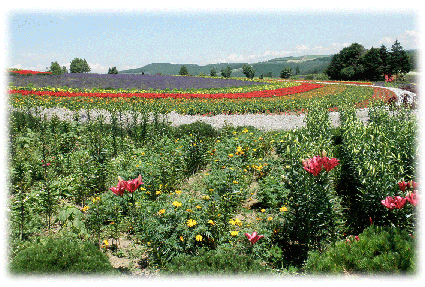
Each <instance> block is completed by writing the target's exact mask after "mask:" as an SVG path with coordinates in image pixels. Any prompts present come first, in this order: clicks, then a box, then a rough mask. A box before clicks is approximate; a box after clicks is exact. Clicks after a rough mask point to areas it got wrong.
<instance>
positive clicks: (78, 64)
mask: <svg viewBox="0 0 425 287" xmlns="http://www.w3.org/2000/svg"><path fill="white" fill-rule="evenodd" d="M46 69H47V71H48V72H51V73H52V75H61V74H66V73H68V70H67V69H66V67H65V66H62V67H61V66H60V65H59V64H58V62H57V61H56V62H52V63H51V65H50V67H47V68H46ZM90 71H91V68H90V66H89V64H88V63H87V61H86V59H80V58H74V59H73V60H72V61H71V64H70V66H69V72H70V73H88V72H90ZM108 74H118V70H117V67H112V68H109V70H108Z"/></svg>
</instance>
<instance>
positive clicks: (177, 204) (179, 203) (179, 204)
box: [173, 201, 182, 207]
mask: <svg viewBox="0 0 425 287" xmlns="http://www.w3.org/2000/svg"><path fill="white" fill-rule="evenodd" d="M173 205H174V206H175V207H180V206H182V203H181V202H178V201H174V202H173Z"/></svg>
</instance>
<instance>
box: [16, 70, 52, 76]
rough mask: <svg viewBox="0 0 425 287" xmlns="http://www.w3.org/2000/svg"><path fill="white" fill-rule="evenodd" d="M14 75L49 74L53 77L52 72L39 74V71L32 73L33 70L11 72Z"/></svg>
mask: <svg viewBox="0 0 425 287" xmlns="http://www.w3.org/2000/svg"><path fill="white" fill-rule="evenodd" d="M10 72H11V73H13V74H19V75H39V74H49V75H51V74H52V73H51V72H38V71H31V70H18V71H10Z"/></svg>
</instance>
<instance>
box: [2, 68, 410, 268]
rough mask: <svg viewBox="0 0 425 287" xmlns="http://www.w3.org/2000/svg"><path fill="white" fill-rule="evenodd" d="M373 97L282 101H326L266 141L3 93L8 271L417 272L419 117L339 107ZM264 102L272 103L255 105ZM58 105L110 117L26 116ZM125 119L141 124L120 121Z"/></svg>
mask: <svg viewBox="0 0 425 287" xmlns="http://www.w3.org/2000/svg"><path fill="white" fill-rule="evenodd" d="M29 77H31V76H29ZM44 77H46V76H44ZM360 91H361V92H360ZM375 91H376V90H374V88H371V87H357V86H345V85H334V84H333V85H331V84H329V85H324V86H323V87H321V88H317V89H315V90H311V91H307V92H304V93H300V94H294V95H289V97H288V98H291V97H293V101H297V100H301V99H303V98H311V99H313V98H314V96H313V95H312V94H311V93H316V95H315V97H316V99H317V98H320V99H322V100H321V101H315V103H316V104H315V106H312V105H306V108H307V109H308V111H309V112H308V114H307V115H306V118H305V123H306V126H305V127H303V128H300V129H297V130H292V131H273V132H265V131H261V130H258V129H255V128H252V127H248V126H247V127H238V128H235V127H232V126H231V125H228V126H225V127H224V128H222V129H213V128H212V127H211V126H210V125H208V124H205V123H202V122H196V123H193V124H190V125H182V126H179V127H173V126H171V125H170V124H169V123H167V122H166V120H165V118H163V117H161V114H160V110H156V109H151V108H150V107H151V106H153V105H160V104H158V103H155V102H154V101H152V102H151V103H152V105H151V106H149V105H144V104H142V103H144V102H143V99H138V100H137V101H136V100H135V99H133V98H129V99H120V98H118V99H108V98H103V99H100V98H86V99H83V98H66V99H64V98H61V97H46V96H43V95H39V96H35V95H25V96H24V95H22V94H18V93H17V94H12V95H11V100H10V104H11V105H12V106H15V107H16V108H17V109H16V110H15V111H14V112H11V114H10V117H9V120H10V128H9V133H10V137H9V138H10V147H9V184H10V185H9V190H10V192H9V195H10V200H9V206H8V207H9V210H10V212H9V236H10V241H9V250H10V253H9V262H10V267H11V270H12V271H13V272H17V273H20V272H28V271H33V272H41V271H45V270H50V269H48V268H49V266H51V265H55V266H62V265H61V264H58V263H57V262H59V261H60V260H65V259H63V258H67V259H66V260H67V261H66V262H65V263H63V268H62V269H61V268H59V267H56V268H59V269H56V270H55V272H64V271H68V272H71V271H70V270H73V271H72V272H76V273H78V272H80V273H81V272H83V273H84V272H88V273H89V272H108V273H112V274H116V272H117V271H116V270H114V269H113V268H111V267H110V265H108V264H110V263H109V262H108V260H107V258H106V255H105V254H109V255H110V256H116V257H125V258H128V259H130V260H134V262H138V263H137V264H136V265H134V266H132V267H129V268H130V269H131V270H132V271H134V270H136V269H141V268H143V269H149V270H155V271H156V272H159V274H181V273H183V274H188V273H189V274H193V273H195V274H212V275H217V274H222V273H226V274H247V273H249V274H254V273H255V274H257V273H266V274H273V275H281V274H283V275H287V274H308V273H315V272H341V273H342V272H348V273H352V272H366V273H375V272H388V273H391V274H393V273H406V272H408V273H412V272H415V271H416V261H415V250H416V249H415V238H416V234H417V232H416V226H415V225H416V221H415V217H416V208H417V186H418V183H417V182H418V180H417V178H416V172H417V168H418V167H417V161H418V160H417V159H418V158H417V157H418V148H417V145H416V141H417V125H416V119H415V117H414V114H413V113H412V111H411V110H410V109H408V108H400V109H396V110H394V111H389V110H388V109H387V108H386V107H375V108H370V110H369V116H370V121H369V123H368V124H367V125H364V124H363V122H362V121H360V120H359V119H357V118H356V116H355V109H354V106H355V103H352V104H351V105H349V104H347V101H346V99H347V98H350V95H352V98H353V99H354V98H356V99H357V100H358V99H361V101H362V102H364V100H370V101H371V99H372V97H373V96H375V97H376V98H379V97H381V96H382V95H381V94H376V93H378V92H379V91H378V92H375ZM319 92H321V93H322V94H321V96H317V93H319ZM364 93H366V95H364ZM384 96H385V95H384ZM338 99H339V101H340V102H341V105H339V104H336V106H338V108H339V110H340V112H341V126H340V127H337V128H332V126H331V123H330V120H329V114H328V108H329V106H328V105H327V103H333V105H334V106H335V103H336V102H335V101H338ZM91 100H93V101H91ZM166 100H169V101H170V103H171V102H172V101H171V99H162V100H158V101H159V102H160V101H164V102H165V101H166ZM186 100H187V103H188V104H193V105H194V102H196V99H190V100H189V99H186ZM251 100H252V102H254V100H253V99H251ZM271 100H276V101H277V100H279V97H276V99H274V98H270V99H269V98H267V99H265V98H258V99H255V101H258V102H257V103H258V105H267V103H268V101H270V102H271ZM280 100H281V101H282V102H283V100H282V99H280ZM191 101H193V102H192V103H190V102H191ZM246 101H247V102H246V103H248V102H249V101H248V100H246ZM112 102H114V103H115V105H111V103H112ZM226 102H227V103H233V102H232V101H231V100H229V99H226V101H223V103H226ZM235 102H236V100H235ZM124 103H127V105H123V104H124ZM357 103H359V102H357ZM216 104H218V102H217V103H216ZM58 105H59V106H60V105H62V106H66V105H68V107H70V108H72V109H73V110H74V111H75V113H77V114H78V113H79V109H80V108H85V109H89V110H91V109H105V110H108V111H109V112H110V115H111V120H110V121H106V120H105V117H103V116H98V117H91V118H90V119H89V120H88V121H87V122H85V123H81V122H80V121H78V118H79V117H78V116H76V117H75V119H74V120H69V121H61V120H59V118H58V117H53V118H51V119H47V118H45V117H43V116H40V114H38V113H37V110H36V113H33V111H34V109H32V108H33V107H37V106H41V107H51V106H58ZM72 105H74V106H72ZM199 106H200V105H199ZM212 106H213V104H211V107H212ZM240 106H241V107H243V106H244V105H243V104H242V103H241V105H240ZM164 107H165V105H164ZM123 109H129V110H134V111H137V115H138V118H139V119H142V120H139V121H132V122H123V121H121V120H120V118H119V111H122V110H123ZM257 111H258V110H257ZM217 112H218V110H217ZM196 113H199V112H196ZM400 202H402V203H400ZM392 203H394V204H393V205H391V204H392ZM124 240H125V241H126V242H130V243H131V244H129V245H127V246H126V247H124V246H123V244H121V243H122V242H123V241H124ZM69 244H72V248H68V249H66V250H68V251H66V252H69V253H70V254H69V256H68V257H67V256H65V257H64V255H63V254H64V252H65V251H64V250H63V248H62V249H61V248H60V246H68V245H69ZM85 244H88V246H90V247H84V248H82V247H81V246H85ZM93 246H94V247H96V248H92V247H93ZM43 247H45V248H48V250H50V251H49V252H48V253H49V254H50V255H49V256H47V255H46V256H44V257H43V258H44V259H43V260H44V261H43V260H40V256H41V255H40V254H44V253H43V252H46V251H43V250H46V249H43ZM80 247H81V248H80ZM55 252H57V253H55ZM78 252H79V253H78ZM59 253H60V254H61V256H59V257H60V258H61V259H58V258H59V257H57V256H56V257H55V254H59ZM99 253H100V255H99ZM36 254H38V255H37V256H36ZM103 255H104V256H103ZM102 256H103V257H102ZM49 260H50V261H49ZM58 260H59V261H58ZM41 261H42V263H41ZM53 262H55V263H53ZM70 266H79V269H78V268H76V267H75V268H76V269H72V268H70ZM82 266H84V267H82ZM96 266H97V267H96ZM108 266H109V267H108ZM31 268H32V269H31ZM114 272H115V273H114Z"/></svg>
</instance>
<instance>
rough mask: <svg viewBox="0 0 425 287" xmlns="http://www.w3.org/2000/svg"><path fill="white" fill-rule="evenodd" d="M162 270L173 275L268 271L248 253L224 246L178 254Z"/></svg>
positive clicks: (250, 273)
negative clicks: (197, 252) (196, 252)
mask: <svg viewBox="0 0 425 287" xmlns="http://www.w3.org/2000/svg"><path fill="white" fill-rule="evenodd" d="M163 272H164V273H165V274H173V275H176V274H180V275H241V274H245V275H246V274H249V275H255V274H265V273H268V272H269V271H268V269H267V268H266V267H265V266H263V265H261V264H260V262H258V261H256V260H253V259H252V258H250V257H249V256H248V255H244V254H239V253H237V252H235V251H234V249H232V248H229V247H226V248H222V249H219V250H210V251H205V249H201V250H200V252H199V254H198V255H196V256H189V255H183V254H182V255H178V256H176V257H174V258H173V260H172V261H171V262H170V263H168V264H167V265H166V268H165V269H164V271H163Z"/></svg>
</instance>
